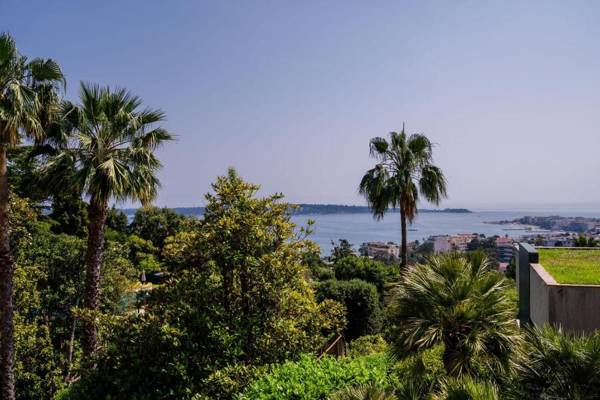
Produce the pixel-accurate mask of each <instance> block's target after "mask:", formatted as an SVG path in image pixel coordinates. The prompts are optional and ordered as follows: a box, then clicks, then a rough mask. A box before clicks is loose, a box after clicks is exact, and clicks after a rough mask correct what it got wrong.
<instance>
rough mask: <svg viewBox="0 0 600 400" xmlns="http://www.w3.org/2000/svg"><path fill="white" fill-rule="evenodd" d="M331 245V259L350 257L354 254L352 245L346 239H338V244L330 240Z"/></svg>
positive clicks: (334, 260)
mask: <svg viewBox="0 0 600 400" xmlns="http://www.w3.org/2000/svg"><path fill="white" fill-rule="evenodd" d="M331 245H332V246H333V248H332V249H331V261H333V262H336V261H337V260H339V259H341V258H344V257H350V256H352V255H354V253H355V252H354V245H353V244H352V243H350V242H349V241H347V240H346V239H339V240H338V244H335V242H334V241H333V240H332V241H331Z"/></svg>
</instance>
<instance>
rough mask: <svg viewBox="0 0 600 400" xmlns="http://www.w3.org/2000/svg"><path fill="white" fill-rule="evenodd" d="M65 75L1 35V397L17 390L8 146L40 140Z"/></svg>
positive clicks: (12, 395) (57, 67)
mask: <svg viewBox="0 0 600 400" xmlns="http://www.w3.org/2000/svg"><path fill="white" fill-rule="evenodd" d="M59 83H62V84H63V85H64V83H65V80H64V76H63V74H62V71H61V69H60V67H59V66H58V64H57V63H56V62H54V61H53V60H50V59H47V60H44V59H40V58H35V59H32V60H28V59H27V58H26V57H25V56H23V55H21V53H19V51H18V49H17V46H16V44H15V41H14V40H13V38H12V37H11V36H10V35H9V34H7V33H2V34H0V308H1V310H2V313H1V314H2V315H1V327H0V361H1V366H0V369H1V370H0V376H1V378H0V379H1V382H0V384H1V388H0V393H1V396H0V397H1V398H3V399H8V400H12V399H14V398H15V393H14V372H13V363H14V361H13V358H14V354H13V353H14V344H13V302H12V292H13V272H14V270H13V268H14V267H13V260H12V255H11V249H10V240H9V233H10V229H9V222H8V213H9V188H8V156H7V150H8V149H9V148H10V147H13V146H16V145H18V144H19V143H20V142H21V141H22V140H23V138H24V137H30V138H33V139H35V140H40V139H41V138H42V137H43V136H44V133H45V131H44V128H45V123H44V122H49V121H50V120H51V119H52V118H53V112H52V108H47V109H45V108H44V105H48V104H51V103H50V101H48V100H49V99H50V98H53V97H55V95H54V93H55V90H56V89H57V85H58V84H59Z"/></svg>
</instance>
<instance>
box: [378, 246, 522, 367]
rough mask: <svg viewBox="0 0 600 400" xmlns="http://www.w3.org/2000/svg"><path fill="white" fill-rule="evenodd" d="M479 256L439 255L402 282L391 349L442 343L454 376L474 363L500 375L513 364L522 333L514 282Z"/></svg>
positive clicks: (398, 352) (392, 317)
mask: <svg viewBox="0 0 600 400" xmlns="http://www.w3.org/2000/svg"><path fill="white" fill-rule="evenodd" d="M491 268H492V264H491V262H490V261H489V260H488V259H487V258H485V257H484V256H481V255H478V256H474V257H471V258H467V257H465V256H463V255H459V254H449V255H442V256H434V257H432V258H431V259H430V261H429V262H428V263H427V264H422V265H417V266H416V267H415V268H414V269H413V270H411V271H409V272H408V273H407V274H406V275H405V277H404V280H403V281H401V282H400V283H399V285H398V288H397V291H396V293H395V294H394V297H393V299H392V300H391V304H390V313H389V321H390V323H391V324H392V328H391V335H390V337H391V339H392V340H391V348H392V352H393V354H394V355H395V356H396V357H405V356H407V355H410V354H411V353H413V352H415V351H417V352H419V351H423V350H425V349H428V348H431V347H433V346H435V345H440V344H441V345H443V346H444V352H443V355H442V359H443V363H444V368H445V370H446V372H447V374H448V375H449V376H451V377H457V376H460V375H463V374H465V373H466V374H469V373H471V372H472V371H473V370H474V368H475V366H483V368H484V370H486V371H490V372H497V373H498V374H501V373H503V372H506V371H507V370H508V368H509V367H510V362H511V360H512V350H513V348H515V347H516V345H518V344H519V342H520V340H519V338H520V336H519V333H518V329H517V326H516V323H515V312H516V311H515V309H516V306H515V304H514V302H513V301H512V300H511V297H510V295H509V290H510V284H509V283H508V281H507V280H506V279H505V278H504V277H503V276H502V275H501V274H499V273H498V272H497V271H492V270H491Z"/></svg>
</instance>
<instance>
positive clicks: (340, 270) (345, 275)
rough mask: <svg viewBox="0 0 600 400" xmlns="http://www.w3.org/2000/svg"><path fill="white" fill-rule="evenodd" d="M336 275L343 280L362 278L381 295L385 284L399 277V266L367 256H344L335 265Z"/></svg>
mask: <svg viewBox="0 0 600 400" xmlns="http://www.w3.org/2000/svg"><path fill="white" fill-rule="evenodd" d="M333 270H334V272H335V277H336V279H338V280H341V281H349V280H352V279H361V280H363V281H365V282H369V283H372V284H373V285H375V287H376V288H377V291H378V292H379V294H380V295H383V292H384V289H385V285H386V284H387V283H388V282H391V281H393V280H395V279H396V278H397V277H398V268H397V267H396V266H392V265H387V264H385V263H383V262H381V261H376V260H372V259H370V258H367V257H356V256H350V257H344V258H341V259H339V260H337V261H336V262H335V264H334V265H333Z"/></svg>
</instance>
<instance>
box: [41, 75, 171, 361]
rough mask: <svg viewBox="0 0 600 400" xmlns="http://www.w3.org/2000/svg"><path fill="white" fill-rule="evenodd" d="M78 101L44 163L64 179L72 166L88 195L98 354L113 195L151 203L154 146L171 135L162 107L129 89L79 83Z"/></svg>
mask: <svg viewBox="0 0 600 400" xmlns="http://www.w3.org/2000/svg"><path fill="white" fill-rule="evenodd" d="M80 102H81V105H80V106H75V105H72V104H65V106H64V107H63V109H64V110H63V112H64V121H65V126H66V127H67V129H68V130H69V131H70V135H69V142H68V143H67V144H64V143H63V144H62V145H61V146H59V147H60V148H59V151H58V153H57V154H56V155H54V156H52V157H51V158H50V159H49V161H48V163H47V164H46V166H45V168H44V169H45V173H46V175H47V176H48V177H50V179H52V177H54V178H55V179H57V180H64V176H62V175H61V171H65V170H70V171H74V172H73V173H72V174H71V175H70V177H69V179H68V183H69V184H70V185H71V186H72V187H76V188H81V190H83V192H84V193H85V195H86V196H88V197H89V209H88V216H89V224H88V242H87V252H86V280H85V300H84V308H85V309H86V310H87V311H88V312H90V315H88V319H86V321H84V328H83V349H84V353H85V354H86V355H88V356H89V355H92V354H94V353H95V351H96V348H97V345H98V339H97V327H96V325H95V324H94V323H93V318H89V317H93V316H94V313H95V312H97V311H98V310H99V305H100V288H99V286H100V279H101V277H100V264H101V259H102V252H103V249H104V224H105V221H106V216H107V213H108V205H109V201H110V200H116V201H123V200H127V199H128V200H133V201H138V200H139V201H141V202H142V204H143V205H146V204H147V203H148V202H150V201H151V200H152V199H153V198H154V197H155V196H156V193H157V190H158V188H159V186H160V182H159V180H158V178H157V176H156V172H157V171H158V170H159V169H160V167H161V163H160V161H159V160H158V158H157V157H156V155H155V154H154V152H155V150H156V149H157V148H158V147H159V146H160V145H161V144H163V143H164V142H165V141H168V140H171V139H172V136H171V134H170V133H169V132H167V131H166V130H165V129H163V128H161V127H158V126H156V124H158V123H160V122H162V121H164V119H165V115H164V113H163V112H162V111H160V110H153V109H148V108H145V109H140V106H141V104H142V100H141V99H140V98H139V97H137V96H134V95H132V94H131V93H130V92H128V91H127V90H125V89H117V90H114V91H113V90H111V89H110V88H109V87H100V86H98V85H93V84H85V83H82V84H81V88H80Z"/></svg>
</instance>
